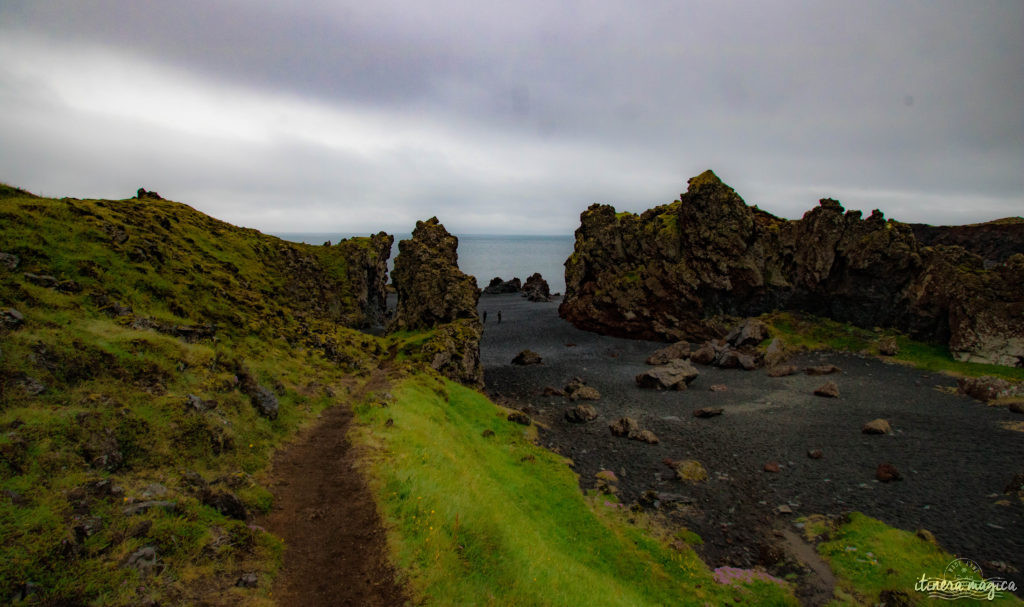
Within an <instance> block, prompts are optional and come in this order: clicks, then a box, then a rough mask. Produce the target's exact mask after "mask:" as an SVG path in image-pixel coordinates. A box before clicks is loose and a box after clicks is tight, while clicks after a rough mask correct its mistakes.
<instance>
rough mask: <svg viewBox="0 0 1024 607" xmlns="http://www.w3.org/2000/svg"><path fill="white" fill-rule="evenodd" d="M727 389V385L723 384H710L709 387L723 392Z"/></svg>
mask: <svg viewBox="0 0 1024 607" xmlns="http://www.w3.org/2000/svg"><path fill="white" fill-rule="evenodd" d="M728 389H729V387H728V386H726V385H725V384H711V387H710V388H709V390H711V391H712V392H725V391H726V390H728Z"/></svg>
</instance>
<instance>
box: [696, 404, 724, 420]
mask: <svg viewBox="0 0 1024 607" xmlns="http://www.w3.org/2000/svg"><path fill="white" fill-rule="evenodd" d="M722 411H724V409H722V408H721V407H701V408H700V409H694V410H693V416H694V417H701V418H708V417H715V416H716V415H721V414H722Z"/></svg>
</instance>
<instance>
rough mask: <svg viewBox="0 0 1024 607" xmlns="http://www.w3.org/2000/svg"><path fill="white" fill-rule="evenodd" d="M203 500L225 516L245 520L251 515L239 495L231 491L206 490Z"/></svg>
mask: <svg viewBox="0 0 1024 607" xmlns="http://www.w3.org/2000/svg"><path fill="white" fill-rule="evenodd" d="M202 501H203V503H204V504H206V505H207V506H211V507H213V508H215V509H216V510H217V511H218V512H220V513H221V514H223V515H224V516H229V517H231V518H233V519H237V520H240V521H244V520H245V519H246V517H248V515H249V513H248V511H247V509H246V507H245V504H244V503H242V500H240V499H238V496H236V495H235V494H234V493H231V492H230V491H206V492H205V494H204V495H203V496H202Z"/></svg>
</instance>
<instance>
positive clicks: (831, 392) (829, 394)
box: [814, 381, 839, 398]
mask: <svg viewBox="0 0 1024 607" xmlns="http://www.w3.org/2000/svg"><path fill="white" fill-rule="evenodd" d="M814 395H815V396H824V397H825V398H839V386H837V385H836V382H834V381H830V382H826V383H825V384H823V385H821V386H818V388H816V389H815V390H814Z"/></svg>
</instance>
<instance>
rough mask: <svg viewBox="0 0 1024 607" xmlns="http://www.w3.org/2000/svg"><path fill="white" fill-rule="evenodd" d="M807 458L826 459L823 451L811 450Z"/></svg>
mask: <svg viewBox="0 0 1024 607" xmlns="http://www.w3.org/2000/svg"><path fill="white" fill-rule="evenodd" d="M807 457H809V458H811V459H821V458H823V457H825V454H824V453H823V452H822V451H821V449H811V450H809V451H808V452H807Z"/></svg>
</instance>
